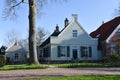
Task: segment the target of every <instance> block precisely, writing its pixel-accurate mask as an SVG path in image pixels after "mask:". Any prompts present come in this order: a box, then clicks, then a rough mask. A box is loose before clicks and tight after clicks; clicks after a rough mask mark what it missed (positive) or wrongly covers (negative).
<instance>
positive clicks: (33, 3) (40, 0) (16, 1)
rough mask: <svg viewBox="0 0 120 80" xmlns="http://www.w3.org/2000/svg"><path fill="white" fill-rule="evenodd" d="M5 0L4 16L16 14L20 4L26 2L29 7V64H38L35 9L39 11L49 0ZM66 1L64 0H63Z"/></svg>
mask: <svg viewBox="0 0 120 80" xmlns="http://www.w3.org/2000/svg"><path fill="white" fill-rule="evenodd" d="M5 1H6V4H7V6H6V8H5V10H6V17H8V16H9V15H14V16H16V13H17V12H16V10H17V8H19V6H22V4H28V9H29V16H28V19H29V56H30V59H29V60H30V64H39V62H38V59H37V51H36V14H37V13H36V11H37V12H39V13H40V12H41V9H42V7H43V6H44V5H45V4H46V2H48V1H49V0H5ZM54 1H57V0H54ZM65 1H66V0H65Z"/></svg>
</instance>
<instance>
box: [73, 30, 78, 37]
mask: <svg viewBox="0 0 120 80" xmlns="http://www.w3.org/2000/svg"><path fill="white" fill-rule="evenodd" d="M73 37H74V38H76V37H77V30H73Z"/></svg>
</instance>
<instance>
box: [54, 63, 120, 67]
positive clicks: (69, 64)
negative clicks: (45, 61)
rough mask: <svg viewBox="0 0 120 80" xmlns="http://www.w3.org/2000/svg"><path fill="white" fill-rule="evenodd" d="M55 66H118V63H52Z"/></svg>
mask: <svg viewBox="0 0 120 80" xmlns="http://www.w3.org/2000/svg"><path fill="white" fill-rule="evenodd" d="M52 65H54V66H57V67H65V68H78V67H120V65H113V64H109V63H84V62H81V63H65V64H52Z"/></svg>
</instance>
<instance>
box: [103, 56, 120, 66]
mask: <svg viewBox="0 0 120 80" xmlns="http://www.w3.org/2000/svg"><path fill="white" fill-rule="evenodd" d="M103 60H104V62H107V63H110V64H112V65H120V55H119V54H109V55H107V56H106V57H104V58H103Z"/></svg>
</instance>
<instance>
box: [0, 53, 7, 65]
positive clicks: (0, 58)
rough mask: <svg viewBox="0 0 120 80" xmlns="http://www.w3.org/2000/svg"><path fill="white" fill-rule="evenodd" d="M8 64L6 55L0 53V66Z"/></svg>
mask: <svg viewBox="0 0 120 80" xmlns="http://www.w3.org/2000/svg"><path fill="white" fill-rule="evenodd" d="M5 64H6V56H5V55H0V67H2V66H4V65H5Z"/></svg>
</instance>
